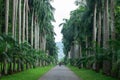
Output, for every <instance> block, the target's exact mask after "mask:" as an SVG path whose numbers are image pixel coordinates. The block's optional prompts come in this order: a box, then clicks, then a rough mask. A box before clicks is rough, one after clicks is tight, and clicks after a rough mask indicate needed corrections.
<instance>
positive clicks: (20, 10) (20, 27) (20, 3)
mask: <svg viewBox="0 0 120 80" xmlns="http://www.w3.org/2000/svg"><path fill="white" fill-rule="evenodd" d="M18 31H19V39H18V40H19V44H20V43H21V0H19V30H18Z"/></svg>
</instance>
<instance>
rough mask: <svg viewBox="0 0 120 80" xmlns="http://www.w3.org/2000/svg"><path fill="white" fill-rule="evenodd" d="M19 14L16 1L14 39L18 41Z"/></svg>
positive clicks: (16, 0)
mask: <svg viewBox="0 0 120 80" xmlns="http://www.w3.org/2000/svg"><path fill="white" fill-rule="evenodd" d="M17 14H18V0H15V22H14V23H15V25H14V38H15V40H16V37H17V32H16V31H17V16H18V15H17Z"/></svg>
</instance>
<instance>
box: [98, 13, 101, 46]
mask: <svg viewBox="0 0 120 80" xmlns="http://www.w3.org/2000/svg"><path fill="white" fill-rule="evenodd" d="M98 17H99V18H98V45H99V46H100V43H101V11H99V16H98Z"/></svg>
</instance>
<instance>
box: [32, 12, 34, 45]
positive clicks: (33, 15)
mask: <svg viewBox="0 0 120 80" xmlns="http://www.w3.org/2000/svg"><path fill="white" fill-rule="evenodd" d="M33 19H34V11H33V12H32V22H31V45H32V46H33Z"/></svg>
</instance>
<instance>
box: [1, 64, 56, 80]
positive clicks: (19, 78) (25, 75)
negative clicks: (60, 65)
mask: <svg viewBox="0 0 120 80" xmlns="http://www.w3.org/2000/svg"><path fill="white" fill-rule="evenodd" d="M53 67H54V66H46V67H38V68H35V69H29V70H26V71H23V72H20V73H16V74H12V75H8V76H3V77H1V78H0V80H38V79H39V78H40V77H41V76H43V75H44V74H45V73H46V72H48V71H49V70H50V69H51V68H53Z"/></svg>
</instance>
